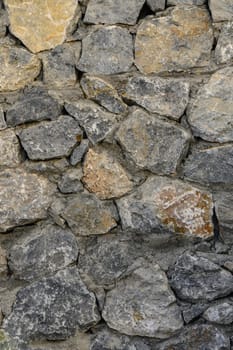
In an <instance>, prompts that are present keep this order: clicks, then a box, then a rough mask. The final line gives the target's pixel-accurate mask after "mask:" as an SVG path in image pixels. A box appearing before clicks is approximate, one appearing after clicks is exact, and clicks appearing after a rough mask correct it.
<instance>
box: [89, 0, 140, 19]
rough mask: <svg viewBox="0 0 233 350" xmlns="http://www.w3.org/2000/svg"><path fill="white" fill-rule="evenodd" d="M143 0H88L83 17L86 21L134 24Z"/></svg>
mask: <svg viewBox="0 0 233 350" xmlns="http://www.w3.org/2000/svg"><path fill="white" fill-rule="evenodd" d="M144 2H145V0H128V1H127V2H126V1H124V0H118V2H117V3H116V2H115V1H114V0H105V1H104V2H103V1H101V0H99V1H96V0H90V1H89V2H88V5H87V10H86V13H85V17H84V22H86V23H96V24H97V23H106V24H116V23H123V24H136V22H137V18H138V16H139V13H140V10H141V8H142V6H143V4H144Z"/></svg>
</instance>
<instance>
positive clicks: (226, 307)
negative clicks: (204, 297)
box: [203, 302, 233, 325]
mask: <svg viewBox="0 0 233 350" xmlns="http://www.w3.org/2000/svg"><path fill="white" fill-rule="evenodd" d="M203 317H204V318H205V319H206V320H207V321H210V322H212V323H218V324H223V325H225V324H231V323H233V305H232V304H229V303H227V302H223V303H220V304H216V305H213V306H210V307H209V308H208V309H207V310H206V311H205V312H204V314H203Z"/></svg>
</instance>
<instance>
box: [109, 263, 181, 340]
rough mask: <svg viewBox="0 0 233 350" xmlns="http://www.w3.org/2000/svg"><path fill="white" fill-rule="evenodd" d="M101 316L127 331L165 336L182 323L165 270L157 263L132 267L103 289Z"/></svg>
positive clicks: (143, 334) (122, 331)
mask: <svg viewBox="0 0 233 350" xmlns="http://www.w3.org/2000/svg"><path fill="white" fill-rule="evenodd" d="M102 317H103V318H104V320H105V321H106V322H107V324H108V326H109V327H110V328H113V329H116V330H117V331H119V332H121V333H124V334H128V335H140V336H147V337H155V338H162V339H163V338H167V337H169V336H171V335H172V334H173V333H174V332H176V331H177V330H178V329H180V328H181V327H182V326H183V321H182V318H181V314H180V310H179V308H178V306H177V304H176V298H175V296H174V294H173V292H172V291H171V289H170V288H169V285H168V281H167V277H166V274H165V273H164V272H163V271H162V270H161V269H160V267H159V266H158V265H157V264H148V265H144V266H141V267H139V268H137V269H136V270H134V271H133V272H132V274H131V275H130V276H129V277H127V278H126V279H124V280H122V281H119V282H117V284H116V287H115V288H114V289H113V290H111V291H109V292H107V294H106V301H105V305H104V309H103V312H102Z"/></svg>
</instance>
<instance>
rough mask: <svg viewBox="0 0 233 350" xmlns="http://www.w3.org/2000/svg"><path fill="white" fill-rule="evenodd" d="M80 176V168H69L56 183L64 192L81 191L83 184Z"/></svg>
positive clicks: (81, 174)
mask: <svg viewBox="0 0 233 350" xmlns="http://www.w3.org/2000/svg"><path fill="white" fill-rule="evenodd" d="M82 176H83V173H82V169H81V168H75V169H69V170H68V171H67V172H66V173H65V174H64V175H63V176H62V178H61V181H60V182H59V183H58V188H59V190H60V191H61V192H62V193H64V194H67V193H79V192H81V191H83V185H82V183H81V181H80V180H81V178H82Z"/></svg>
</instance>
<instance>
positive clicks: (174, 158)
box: [116, 108, 190, 174]
mask: <svg viewBox="0 0 233 350" xmlns="http://www.w3.org/2000/svg"><path fill="white" fill-rule="evenodd" d="M116 139H117V140H118V142H119V143H120V145H121V146H122V148H123V151H124V152H125V154H126V155H127V157H128V158H130V159H131V160H133V162H134V163H135V164H136V165H137V166H138V167H140V168H142V169H148V170H150V171H152V172H154V173H156V174H174V173H176V169H177V166H178V165H179V164H180V162H181V160H182V159H183V157H184V156H185V155H186V153H187V150H188V146H189V140H190V134H189V132H188V131H186V130H185V129H184V128H182V127H181V126H179V125H178V124H177V125H176V124H173V123H170V122H168V121H164V120H160V119H158V118H157V117H155V116H152V115H149V114H148V113H146V112H145V111H143V110H142V109H139V108H137V109H135V110H134V111H133V112H132V113H131V114H130V115H129V117H128V118H127V119H126V120H124V121H123V122H122V123H121V126H120V128H119V130H118V131H117V133H116Z"/></svg>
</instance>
